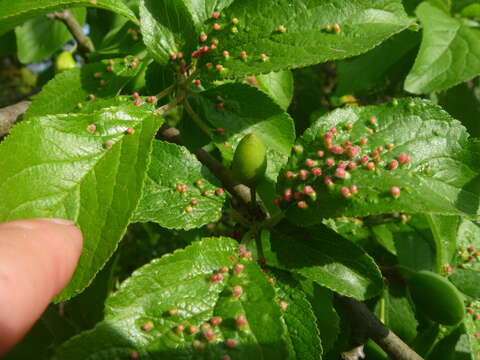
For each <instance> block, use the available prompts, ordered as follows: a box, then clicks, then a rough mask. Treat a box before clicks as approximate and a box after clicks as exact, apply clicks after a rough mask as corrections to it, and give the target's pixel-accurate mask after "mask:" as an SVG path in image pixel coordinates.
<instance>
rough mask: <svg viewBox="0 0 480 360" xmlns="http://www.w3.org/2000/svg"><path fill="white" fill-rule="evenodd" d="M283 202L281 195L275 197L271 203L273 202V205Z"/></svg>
mask: <svg viewBox="0 0 480 360" xmlns="http://www.w3.org/2000/svg"><path fill="white" fill-rule="evenodd" d="M282 202H283V198H281V197H276V198H275V199H273V203H274V204H275V206H280V205H281V204H282Z"/></svg>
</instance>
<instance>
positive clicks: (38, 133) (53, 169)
mask: <svg viewBox="0 0 480 360" xmlns="http://www.w3.org/2000/svg"><path fill="white" fill-rule="evenodd" d="M152 110H153V107H152V106H150V105H149V106H147V105H145V106H139V107H134V106H131V105H124V106H119V107H112V108H107V109H103V110H100V111H97V112H94V113H91V114H60V115H55V116H43V117H35V118H32V119H30V120H28V121H24V122H21V123H19V124H18V125H16V126H15V127H14V128H13V130H12V131H11V133H10V135H9V136H8V137H7V138H6V139H5V140H4V141H3V142H2V143H1V144H0V168H1V169H2V171H1V173H0V191H2V192H3V193H4V195H3V196H2V201H1V203H0V221H9V220H14V219H22V218H35V217H60V218H67V219H71V220H74V221H75V223H76V224H77V225H78V226H79V227H80V229H81V230H82V233H83V237H84V249H83V253H82V256H81V258H80V261H79V264H78V266H77V269H76V272H75V274H74V275H73V278H72V280H71V281H70V283H69V284H68V285H67V287H66V288H65V289H64V290H63V292H62V293H61V294H60V295H59V297H58V298H57V300H58V301H62V300H66V299H68V298H70V297H72V296H73V295H75V294H77V293H78V292H80V291H81V290H83V289H84V288H85V287H86V286H87V285H88V284H89V283H90V281H91V280H92V278H93V277H94V276H95V274H96V273H97V272H98V271H99V270H100V269H101V268H102V267H103V266H104V265H105V263H106V261H107V260H108V258H109V257H110V255H111V254H112V253H113V251H114V250H115V248H116V247H117V243H118V241H119V240H120V239H121V237H122V236H123V234H124V232H125V229H126V226H127V224H128V222H129V219H130V217H131V215H132V213H133V211H134V210H135V207H136V205H137V202H138V200H139V198H140V195H141V191H142V187H143V182H144V177H145V174H146V170H147V167H148V163H149V158H150V151H151V141H152V139H153V137H154V135H155V133H156V131H157V130H158V128H159V126H160V124H161V120H162V119H160V118H158V117H155V116H152ZM90 124H94V125H95V126H96V131H94V132H93V131H89V130H88V129H87V127H89V125H90ZM128 128H131V129H133V130H134V133H133V134H128V133H127V132H126V131H127V129H128ZM90 129H91V127H90Z"/></svg>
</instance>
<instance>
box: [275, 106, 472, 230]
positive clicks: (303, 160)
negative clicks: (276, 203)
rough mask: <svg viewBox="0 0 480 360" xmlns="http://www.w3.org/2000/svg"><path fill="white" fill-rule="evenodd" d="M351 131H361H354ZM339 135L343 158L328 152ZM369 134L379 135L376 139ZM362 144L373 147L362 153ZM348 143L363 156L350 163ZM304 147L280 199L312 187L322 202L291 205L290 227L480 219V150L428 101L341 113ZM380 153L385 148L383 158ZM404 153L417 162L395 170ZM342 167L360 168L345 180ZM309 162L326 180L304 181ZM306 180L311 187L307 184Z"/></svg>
mask: <svg viewBox="0 0 480 360" xmlns="http://www.w3.org/2000/svg"><path fill="white" fill-rule="evenodd" d="M371 122H374V124H372V123H371ZM348 124H351V126H352V127H353V128H352V130H351V131H349V130H348V129H347V126H348ZM332 127H335V128H336V130H337V134H336V135H335V136H333V138H332V145H335V146H338V147H339V150H340V151H343V154H338V153H337V154H334V153H332V152H331V150H330V149H331V147H330V146H331V145H328V144H327V145H328V146H325V144H324V135H325V134H326V133H327V132H329V131H330V130H329V129H331V128H332ZM369 131H370V132H373V133H372V134H370V135H369V134H368V132H369ZM361 139H366V141H368V142H367V143H366V144H364V145H362V144H361V141H362V140H361ZM346 141H350V142H352V147H351V149H355V148H354V147H355V146H357V148H356V149H357V150H359V153H358V155H356V156H353V155H355V154H353V155H351V156H349V155H348V154H349V153H348V151H347V150H345V149H344V147H347V145H344V144H345V142H346ZM388 144H391V145H388ZM298 145H300V146H299V147H294V149H296V150H297V151H298V152H295V151H294V152H293V154H292V156H291V157H290V160H289V162H288V164H287V167H286V169H285V170H288V171H292V172H293V176H295V178H294V180H289V177H288V176H286V175H288V174H287V173H285V176H284V175H282V176H281V177H280V178H279V183H280V186H279V192H280V193H282V194H283V193H284V191H285V190H286V189H291V191H292V192H300V193H302V192H304V185H310V186H312V187H313V190H314V191H315V193H316V200H315V196H313V194H312V196H303V199H302V200H301V201H305V202H306V204H305V203H302V204H300V206H303V208H300V207H299V203H297V201H288V202H287V204H285V202H284V205H283V206H284V207H288V211H287V216H288V218H289V220H291V221H292V222H295V223H296V224H304V225H310V224H315V223H319V222H320V221H321V220H322V219H323V218H333V217H338V216H366V215H376V214H382V213H393V212H407V213H422V212H425V213H434V214H439V215H459V214H460V215H465V216H468V217H470V218H475V217H477V216H478V215H477V214H478V208H479V201H480V199H479V195H478V194H479V190H478V189H476V188H475V187H476V186H477V185H476V184H478V180H476V179H478V176H479V175H478V174H479V172H480V167H479V165H480V164H479V162H478V161H477V159H478V150H476V149H475V148H474V147H473V146H472V145H471V142H470V141H469V139H468V134H467V132H466V131H465V128H464V127H463V126H461V124H460V123H459V122H458V121H456V120H454V119H452V118H451V117H450V116H449V115H448V114H447V113H446V112H444V111H443V110H442V109H441V108H440V107H438V106H436V105H433V104H431V103H429V102H426V101H424V100H421V99H401V100H396V99H395V100H394V102H392V103H389V104H383V105H380V106H367V107H350V108H345V109H338V110H336V111H333V112H331V113H329V114H326V115H325V116H322V117H320V118H319V119H318V120H317V121H316V122H315V123H314V124H313V125H312V126H311V127H310V128H309V129H308V130H307V131H306V132H305V133H304V135H303V136H302V137H301V138H300V139H299V140H298ZM391 146H393V147H392V148H391V149H388V147H391ZM327 147H328V149H327ZM379 147H382V148H381V149H380V150H378V149H379ZM333 149H335V148H333ZM319 150H321V151H324V156H323V157H322V158H319V157H318V153H317V151H319ZM337 150H338V149H337ZM374 151H378V161H380V162H378V161H374V160H375V153H374ZM402 153H403V154H404V155H405V156H409V157H410V158H411V160H410V162H409V163H406V164H402V163H400V161H398V163H399V164H398V168H396V169H394V170H390V163H391V161H392V160H395V161H396V160H401V154H402ZM350 154H351V153H350ZM363 156H368V157H369V162H370V164H371V165H372V166H373V167H374V169H373V170H372V171H369V170H367V167H366V164H365V165H362V164H361V161H360V160H361V157H363ZM402 156H403V155H402ZM351 157H353V159H352V158H351ZM403 158H404V159H406V157H403ZM307 159H310V160H307ZM327 159H333V161H334V162H335V166H328V165H327V161H329V160H327ZM407 160H408V159H407ZM340 161H343V162H347V163H348V162H351V161H354V162H355V163H356V164H357V167H356V168H355V169H353V170H350V169H348V168H347V169H346V174H342V172H341V170H340V172H337V170H336V168H337V165H338V164H339V163H340ZM307 162H308V165H311V166H312V165H313V167H318V168H320V169H321V170H322V176H319V177H315V176H314V175H313V173H312V172H310V171H307V172H306V173H302V174H303V175H301V174H300V170H301V169H303V171H305V170H306V169H308V170H309V168H308V166H307ZM290 175H291V174H290ZM305 175H306V176H307V179H306V181H303V180H301V177H302V176H305ZM327 176H328V177H330V178H331V179H332V181H333V184H332V185H330V186H327V185H325V178H326V177H327ZM342 177H343V178H342ZM290 178H291V176H290ZM352 185H356V187H357V189H358V190H357V191H358V193H357V194H351V193H350V195H348V193H347V196H345V195H343V194H342V187H345V188H346V189H344V190H343V191H345V190H349V189H350V187H351V186H352ZM394 186H396V187H399V188H400V191H401V194H400V196H399V197H398V198H395V197H394V196H392V194H391V190H392V187H394ZM347 187H348V189H347ZM288 198H289V197H287V199H288ZM292 202H293V204H292ZM324 204H328V206H325V205H324ZM305 205H307V207H306V208H305Z"/></svg>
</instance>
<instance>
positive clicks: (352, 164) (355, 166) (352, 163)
mask: <svg viewBox="0 0 480 360" xmlns="http://www.w3.org/2000/svg"><path fill="white" fill-rule="evenodd" d="M347 167H348V168H349V169H350V170H353V169H356V168H357V163H356V162H355V161H351V162H349V163H348V165H347Z"/></svg>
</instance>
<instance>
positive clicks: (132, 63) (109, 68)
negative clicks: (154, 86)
mask: <svg viewBox="0 0 480 360" xmlns="http://www.w3.org/2000/svg"><path fill="white" fill-rule="evenodd" d="M139 61H140V60H139V59H138V58H133V59H130V58H128V57H126V58H124V59H123V67H125V66H127V67H130V68H132V69H135V68H136V67H137V66H138V63H139ZM121 63H122V61H120V62H118V64H116V63H115V61H114V60H112V59H110V60H108V62H107V65H106V66H105V72H102V71H96V72H94V73H93V74H92V78H93V79H94V80H98V89H101V88H104V87H105V85H107V80H106V79H104V77H105V75H107V74H108V73H112V72H113V70H114V66H118V65H120V64H121ZM96 98H97V96H96V95H95V94H93V93H91V94H88V96H87V100H88V101H93V100H95V99H96ZM132 98H133V99H134V103H133V105H135V106H140V105H142V100H141V99H140V95H138V93H134V94H132ZM146 101H147V102H150V103H154V102H156V101H157V100H156V98H155V97H154V96H149V97H147V98H146ZM76 108H77V109H81V108H83V104H82V103H78V104H77V105H76Z"/></svg>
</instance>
